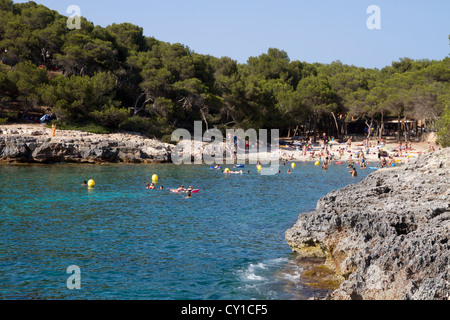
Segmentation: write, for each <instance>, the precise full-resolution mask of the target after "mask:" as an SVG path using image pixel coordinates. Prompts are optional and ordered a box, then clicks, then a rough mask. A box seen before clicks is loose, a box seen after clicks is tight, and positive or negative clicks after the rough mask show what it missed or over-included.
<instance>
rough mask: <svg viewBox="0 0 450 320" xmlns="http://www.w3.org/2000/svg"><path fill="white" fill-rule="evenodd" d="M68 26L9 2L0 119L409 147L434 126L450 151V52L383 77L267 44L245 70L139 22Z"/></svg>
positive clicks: (52, 14)
mask: <svg viewBox="0 0 450 320" xmlns="http://www.w3.org/2000/svg"><path fill="white" fill-rule="evenodd" d="M67 20H68V17H66V16H63V15H61V14H59V13H58V12H57V11H55V10H51V9H49V8H47V7H45V6H43V5H40V4H37V3H35V2H32V1H30V2H27V3H14V2H13V1H11V0H4V1H2V2H0V36H1V37H0V61H1V63H0V92H1V93H2V95H1V98H0V124H5V123H14V122H18V121H23V120H30V121H37V122H39V119H40V117H42V116H44V115H45V114H49V113H52V114H54V115H56V120H55V119H53V120H52V122H54V123H55V124H57V126H58V127H59V128H66V129H77V130H82V131H91V132H93V133H109V132H113V131H114V130H122V131H135V132H139V133H141V134H143V135H144V136H147V137H150V138H157V139H160V140H162V141H163V142H166V143H170V141H169V139H170V135H171V134H172V132H173V131H174V130H176V129H186V130H188V131H191V132H192V130H193V126H194V122H195V121H202V123H203V125H204V127H205V128H206V129H210V128H217V129H219V130H221V131H222V132H225V130H226V129H234V128H240V129H243V130H248V129H255V130H259V129H268V130H269V129H279V130H280V136H286V137H292V136H306V137H310V136H312V137H313V139H314V142H318V141H317V139H316V137H317V134H319V133H322V132H326V133H327V134H328V135H329V136H330V137H331V136H333V137H335V139H336V140H342V139H345V137H348V136H352V135H355V134H364V132H365V130H367V137H368V138H372V139H373V137H378V138H379V139H381V138H382V137H383V136H386V135H391V134H392V133H394V132H395V133H394V134H393V135H395V136H396V139H397V140H401V139H402V140H403V141H405V142H406V141H415V140H416V139H421V138H422V137H423V134H424V133H429V132H431V131H435V132H436V133H437V139H438V141H439V143H440V144H441V145H442V146H443V147H446V146H448V145H450V126H449V123H450V95H449V92H450V72H449V70H450V58H449V57H443V59H442V60H428V59H421V60H413V59H410V58H407V57H404V58H400V59H399V61H393V62H392V65H390V66H386V67H384V68H382V69H381V70H379V69H370V68H363V67H357V66H353V65H346V64H343V63H342V62H340V61H334V62H332V63H329V64H323V63H310V62H305V61H297V60H295V61H292V60H291V59H290V58H289V56H288V53H287V52H285V51H283V50H280V49H277V48H269V49H268V50H267V52H266V53H262V54H261V55H259V56H255V57H249V59H248V61H247V62H246V63H238V62H237V61H235V60H233V59H231V58H229V57H220V58H218V57H214V56H211V55H205V54H199V53H196V52H195V51H193V50H192V49H190V48H189V47H188V46H186V45H183V44H180V43H174V44H172V43H167V42H164V41H161V40H158V39H155V38H154V37H148V36H145V35H144V30H143V28H142V27H139V26H136V25H133V24H130V23H121V24H112V25H109V26H106V27H101V26H99V25H95V24H94V23H93V22H90V21H88V20H86V19H85V18H84V17H81V22H80V29H74V30H70V29H68V28H67ZM17 30H20V32H19V33H18V32H17ZM146 33H151V30H146ZM447 40H448V39H442V41H447Z"/></svg>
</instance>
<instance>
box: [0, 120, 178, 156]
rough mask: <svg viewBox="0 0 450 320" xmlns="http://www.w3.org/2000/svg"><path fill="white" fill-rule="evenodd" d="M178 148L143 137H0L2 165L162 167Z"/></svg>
mask: <svg viewBox="0 0 450 320" xmlns="http://www.w3.org/2000/svg"><path fill="white" fill-rule="evenodd" d="M173 148H174V145H171V144H167V143H162V142H161V141H158V140H155V139H149V138H145V137H142V136H139V135H133V134H126V133H120V134H119V133H117V134H108V135H99V134H90V133H85V132H77V131H63V132H60V133H58V135H57V136H55V137H51V136H50V134H49V132H48V130H46V128H42V129H41V130H36V129H34V130H32V131H30V130H29V129H28V130H27V129H21V128H14V129H9V130H8V129H5V128H2V133H1V134H0V161H1V162H27V163H28V162H38V163H55V162H68V163H102V162H107V163H120V162H124V163H154V162H155V163H159V162H169V161H170V160H171V158H170V154H171V151H172V149H173Z"/></svg>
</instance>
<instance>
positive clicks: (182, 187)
mask: <svg viewBox="0 0 450 320" xmlns="http://www.w3.org/2000/svg"><path fill="white" fill-rule="evenodd" d="M180 191H186V189H185V188H184V186H183V185H181V186H180V187H179V188H178V189H177V192H180Z"/></svg>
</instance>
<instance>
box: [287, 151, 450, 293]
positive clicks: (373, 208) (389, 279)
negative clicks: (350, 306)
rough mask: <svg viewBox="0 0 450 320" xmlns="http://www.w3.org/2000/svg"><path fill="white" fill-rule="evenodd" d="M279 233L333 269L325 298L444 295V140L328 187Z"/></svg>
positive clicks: (447, 271)
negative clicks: (409, 158) (332, 285)
mask: <svg viewBox="0 0 450 320" xmlns="http://www.w3.org/2000/svg"><path fill="white" fill-rule="evenodd" d="M286 240H287V242H288V244H289V245H290V247H291V248H292V250H293V251H294V252H296V253H297V254H298V255H299V256H305V257H323V258H324V260H325V262H324V265H325V266H326V267H327V268H329V269H331V270H333V271H334V273H335V276H334V279H336V280H338V281H339V282H340V286H339V288H338V289H337V290H334V291H333V292H332V293H330V294H329V295H328V296H327V297H326V298H327V299H378V300H391V299H395V300H406V299H414V300H436V299H438V300H447V299H449V298H450V148H446V149H443V150H441V151H437V152H434V153H430V154H427V155H424V156H421V157H419V158H418V159H417V160H415V161H413V162H410V163H408V164H406V165H404V166H402V167H399V168H392V169H382V170H379V171H377V172H374V173H372V174H371V175H369V176H368V177H367V178H366V179H365V180H363V181H362V182H360V183H358V184H354V185H349V186H347V187H344V188H342V189H340V190H337V191H333V192H331V193H330V194H328V195H326V196H325V197H323V198H322V199H320V200H319V201H318V204H317V207H316V210H315V211H313V212H310V213H303V214H301V215H300V216H299V219H298V221H297V223H296V224H295V225H294V226H293V227H292V228H291V229H289V230H287V232H286Z"/></svg>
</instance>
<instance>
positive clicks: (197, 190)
mask: <svg viewBox="0 0 450 320" xmlns="http://www.w3.org/2000/svg"><path fill="white" fill-rule="evenodd" d="M188 191H189V190H180V191H178V189H170V192H173V193H180V192H188ZM190 191H191V193H200V189H193V190H190Z"/></svg>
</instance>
